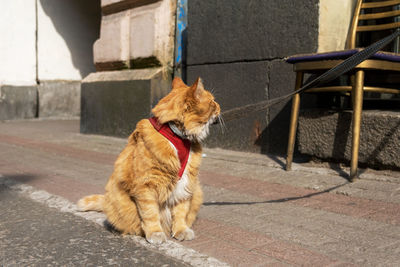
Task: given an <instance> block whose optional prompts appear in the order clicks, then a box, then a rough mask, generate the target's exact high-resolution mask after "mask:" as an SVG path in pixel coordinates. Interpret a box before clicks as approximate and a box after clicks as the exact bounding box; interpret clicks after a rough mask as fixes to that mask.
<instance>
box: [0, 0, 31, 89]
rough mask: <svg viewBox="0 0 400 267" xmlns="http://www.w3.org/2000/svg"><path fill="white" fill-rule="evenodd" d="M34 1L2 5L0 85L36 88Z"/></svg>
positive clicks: (0, 10)
mask: <svg viewBox="0 0 400 267" xmlns="http://www.w3.org/2000/svg"><path fill="white" fill-rule="evenodd" d="M35 1H36V0H12V1H5V0H2V1H1V2H0V84H7V85H35V84H36V48H35V42H36V37H35V30H36V23H35Z"/></svg>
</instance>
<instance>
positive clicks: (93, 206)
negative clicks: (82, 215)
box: [76, 195, 104, 211]
mask: <svg viewBox="0 0 400 267" xmlns="http://www.w3.org/2000/svg"><path fill="white" fill-rule="evenodd" d="M103 203H104V195H90V196H86V197H83V198H81V199H79V200H78V203H76V205H77V206H78V210H79V211H90V210H92V211H103Z"/></svg>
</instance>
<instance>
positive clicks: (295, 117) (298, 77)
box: [286, 72, 304, 171]
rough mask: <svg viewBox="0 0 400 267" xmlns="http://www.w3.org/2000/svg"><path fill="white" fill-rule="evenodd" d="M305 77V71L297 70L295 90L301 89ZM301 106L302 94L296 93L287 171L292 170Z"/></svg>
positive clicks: (292, 113) (291, 121) (293, 103)
mask: <svg viewBox="0 0 400 267" xmlns="http://www.w3.org/2000/svg"><path fill="white" fill-rule="evenodd" d="M303 77H304V74H303V72H297V75H296V86H295V90H297V89H299V88H300V87H301V85H302V84H303ZM299 107H300V94H295V95H294V96H293V99H292V112H291V115H290V126H289V140H288V148H287V158H286V170H287V171H290V170H291V169H292V161H293V152H294V144H295V141H296V131H297V120H298V118H299Z"/></svg>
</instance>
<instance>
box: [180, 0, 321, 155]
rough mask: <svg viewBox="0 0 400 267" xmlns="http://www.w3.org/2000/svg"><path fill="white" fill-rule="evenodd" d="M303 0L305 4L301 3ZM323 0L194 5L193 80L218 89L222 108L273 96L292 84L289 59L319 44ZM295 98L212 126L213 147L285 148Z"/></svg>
mask: <svg viewBox="0 0 400 267" xmlns="http://www.w3.org/2000/svg"><path fill="white" fill-rule="evenodd" d="M300 2H301V3H300ZM318 31H319V0H311V1H291V0H271V1H261V0H260V1H230V0H219V1H202V0H191V1H189V3H188V47H187V77H188V82H189V83H191V82H193V81H194V80H195V79H196V78H197V77H198V76H200V77H202V78H203V79H204V83H205V85H206V87H208V88H211V89H213V91H214V92H215V95H216V99H217V101H219V102H220V104H221V108H222V110H227V109H230V108H233V107H237V106H241V105H245V104H250V103H256V102H259V101H261V100H265V99H271V98H274V97H277V96H280V95H283V94H285V93H287V92H290V91H292V90H293V89H294V80H295V76H294V73H293V72H292V67H291V66H290V65H288V64H286V63H285V62H284V58H285V57H287V56H289V55H293V54H297V53H306V52H316V51H317V49H318ZM288 120H289V102H285V103H281V104H279V105H276V106H273V107H271V108H270V109H269V110H267V111H265V112H258V113H256V114H251V115H250V116H248V117H246V118H243V119H240V120H237V121H232V122H228V123H227V130H226V131H225V133H224V134H223V133H221V132H220V130H219V129H217V128H216V129H213V131H214V133H213V134H212V137H211V138H210V139H208V141H207V145H208V146H212V147H215V146H218V147H223V148H227V149H234V150H246V151H255V152H272V153H278V154H284V153H285V152H286V143H287V132H288V124H289V121H288Z"/></svg>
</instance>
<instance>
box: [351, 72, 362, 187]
mask: <svg viewBox="0 0 400 267" xmlns="http://www.w3.org/2000/svg"><path fill="white" fill-rule="evenodd" d="M363 88H364V71H363V70H358V71H357V73H356V75H355V81H354V85H353V89H352V99H353V124H352V133H353V139H352V147H351V164H350V181H351V182H353V181H354V179H355V178H356V177H357V167H358V150H359V148H360V126H361V112H362V104H363Z"/></svg>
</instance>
